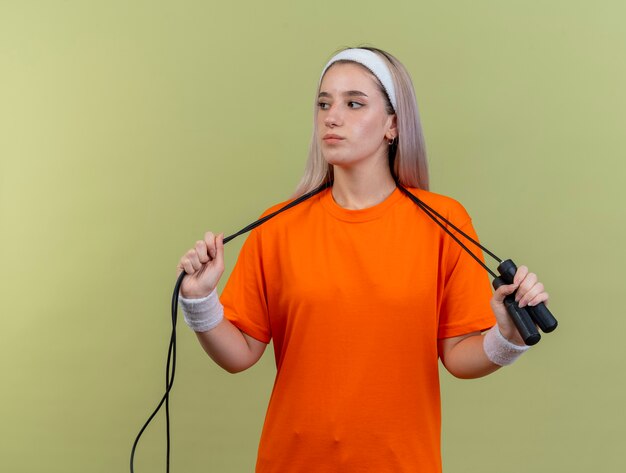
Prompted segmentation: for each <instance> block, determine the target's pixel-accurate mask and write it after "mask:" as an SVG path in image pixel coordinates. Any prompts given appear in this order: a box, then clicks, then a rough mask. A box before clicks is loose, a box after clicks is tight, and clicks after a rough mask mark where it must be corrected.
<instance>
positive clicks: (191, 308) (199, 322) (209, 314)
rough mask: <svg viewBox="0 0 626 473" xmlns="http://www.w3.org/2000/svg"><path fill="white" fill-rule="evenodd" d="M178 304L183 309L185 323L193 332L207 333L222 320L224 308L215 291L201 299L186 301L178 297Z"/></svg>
mask: <svg viewBox="0 0 626 473" xmlns="http://www.w3.org/2000/svg"><path fill="white" fill-rule="evenodd" d="M178 302H179V303H180V306H181V308H182V309H183V315H184V316H185V323H186V324H187V325H189V327H190V328H191V329H192V330H193V331H194V332H208V331H209V330H211V329H212V328H215V327H217V326H218V325H219V323H220V322H221V321H222V319H223V318H224V306H223V305H222V304H221V302H220V300H219V298H218V297H217V289H213V292H211V294H209V295H208V296H206V297H202V298H201V299H186V298H184V297H183V296H181V295H179V296H178Z"/></svg>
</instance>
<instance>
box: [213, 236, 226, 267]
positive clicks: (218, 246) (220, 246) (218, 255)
mask: <svg viewBox="0 0 626 473" xmlns="http://www.w3.org/2000/svg"><path fill="white" fill-rule="evenodd" d="M215 264H216V266H217V267H218V268H220V269H221V270H222V271H223V270H224V234H223V233H220V234H219V235H217V237H216V238H215Z"/></svg>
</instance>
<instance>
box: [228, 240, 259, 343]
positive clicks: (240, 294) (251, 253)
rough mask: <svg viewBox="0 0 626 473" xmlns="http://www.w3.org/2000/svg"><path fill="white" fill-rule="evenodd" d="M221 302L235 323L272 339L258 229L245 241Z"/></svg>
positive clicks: (248, 331) (256, 336)
mask: <svg viewBox="0 0 626 473" xmlns="http://www.w3.org/2000/svg"><path fill="white" fill-rule="evenodd" d="M220 301H221V302H222V304H223V305H224V316H225V317H226V318H227V319H228V320H229V321H230V322H232V323H233V325H235V326H236V327H237V328H239V329H240V330H242V331H243V332H245V333H246V334H248V335H250V336H251V337H253V338H256V339H257V340H259V341H261V342H263V343H269V342H270V339H271V329H270V323H269V316H268V308H267V294H266V284H265V278H264V271H263V260H262V248H261V237H260V235H259V233H258V231H256V230H253V231H252V232H251V233H250V235H249V236H248V238H247V239H246V241H245V242H244V244H243V246H242V248H241V251H240V252H239V256H238V258H237V262H236V263H235V267H234V268H233V271H232V273H231V275H230V277H229V278H228V281H227V282H226V286H225V287H224V290H223V291H222V294H221V296H220Z"/></svg>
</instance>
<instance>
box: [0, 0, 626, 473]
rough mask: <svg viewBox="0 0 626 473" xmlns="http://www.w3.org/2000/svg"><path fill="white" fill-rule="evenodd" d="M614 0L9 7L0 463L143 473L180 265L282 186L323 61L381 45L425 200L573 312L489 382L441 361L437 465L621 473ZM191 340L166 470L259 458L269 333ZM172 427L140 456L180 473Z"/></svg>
mask: <svg viewBox="0 0 626 473" xmlns="http://www.w3.org/2000/svg"><path fill="white" fill-rule="evenodd" d="M624 5H625V4H624V3H623V2H620V1H617V0H616V1H612V2H611V1H596V2H580V1H545V0H544V1H528V0H527V1H496V0H493V1H472V2H470V1H456V2H441V1H439V2H435V1H431V2H421V1H415V0H412V1H403V2H381V1H365V0H360V1H346V2H339V1H332V2H329V1H326V0H319V1H315V2H306V3H305V2H295V1H286V0H284V1H270V2H252V1H250V2H247V3H246V2H216V1H206V2H203V1H190V0H187V1H147V0H146V1H120V0H116V1H106V2H105V1H101V2H93V1H78V0H70V1H47V2H46V1H39V2H33V1H24V0H20V1H17V0H16V1H13V2H11V1H4V0H2V1H0V160H1V161H0V232H1V233H0V238H1V241H0V258H1V262H0V264H1V267H2V280H1V281H0V283H1V284H0V287H1V289H0V290H1V291H2V294H1V300H0V303H1V309H0V310H1V318H0V383H1V385H0V470H2V471H7V472H9V471H10V472H13V473H21V472H51V473H52V472H70V471H71V472H74V471H76V472H78V471H81V472H113V471H128V462H129V455H130V448H131V445H132V442H133V440H134V438H135V436H136V434H137V432H138V431H139V428H140V427H141V425H142V424H143V423H144V421H145V420H146V419H147V417H148V415H149V414H150V412H152V410H153V408H154V407H155V406H156V404H157V402H158V400H159V399H160V398H161V396H162V393H163V389H164V372H165V356H166V349H167V343H168V336H169V330H170V325H169V304H170V297H171V291H172V288H173V283H174V280H175V266H176V263H177V262H178V259H179V258H180V256H181V255H182V254H183V253H184V252H185V251H186V250H187V249H188V248H190V247H191V246H193V244H194V242H195V241H196V240H197V239H198V238H201V237H202V235H203V234H204V232H205V231H207V230H209V229H211V230H215V231H224V232H226V233H227V234H230V233H233V232H235V231H236V230H238V229H240V228H241V227H243V226H244V225H246V224H247V223H249V222H251V221H253V220H254V219H256V217H257V216H258V215H259V214H260V213H261V212H262V211H263V210H264V209H266V208H267V207H268V206H270V205H272V204H274V203H276V202H279V201H282V200H285V199H286V198H288V196H289V195H290V193H291V192H292V191H293V189H294V187H295V185H296V183H297V181H298V179H299V177H300V175H301V173H302V171H303V167H304V161H305V156H306V153H307V148H308V143H309V138H310V134H311V123H312V122H311V117H312V105H313V102H314V95H315V90H316V85H317V80H318V77H319V74H320V71H321V68H322V66H323V65H324V64H325V61H326V60H327V59H328V58H329V57H330V55H331V54H332V53H333V52H334V51H335V50H337V49H338V48H341V47H343V46H355V45H360V44H370V45H374V46H378V47H381V48H383V49H387V50H389V51H390V52H392V53H393V54H395V55H396V56H397V57H398V58H399V59H400V60H401V61H403V62H404V64H405V65H406V66H407V68H408V69H409V70H410V72H411V74H412V77H413V80H414V84H415V88H416V91H417V96H418V101H419V104H420V110H421V116H422V120H423V125H424V132H425V136H426V143H427V147H428V152H429V159H430V169H431V178H432V190H434V191H435V192H438V193H443V194H447V195H450V196H452V197H454V198H456V199H458V200H460V201H461V202H462V203H463V204H464V205H465V207H466V208H467V209H468V211H469V212H470V214H471V215H472V216H473V219H474V223H475V226H476V228H477V230H478V233H479V235H480V236H481V239H482V240H483V242H484V243H486V244H487V246H489V247H490V248H492V249H493V250H494V251H495V252H496V253H497V254H499V255H500V256H503V257H507V258H513V259H514V260H515V261H516V262H517V263H518V264H522V263H523V264H527V265H528V266H530V267H531V269H532V270H533V271H534V272H536V273H538V274H539V276H540V279H541V280H542V281H543V282H544V283H545V285H546V287H547V289H548V291H549V292H550V294H551V301H550V307H551V308H552V310H553V312H554V313H555V315H556V316H557V318H558V319H559V321H560V324H561V325H560V327H559V329H558V330H557V331H556V332H554V333H553V334H549V335H546V336H544V339H543V340H542V341H541V342H540V343H539V345H537V346H536V347H534V348H533V349H532V350H531V351H530V352H529V353H528V354H527V355H525V356H524V357H523V358H522V359H521V360H520V361H519V362H518V363H516V365H514V366H513V367H510V368H507V369H504V370H501V371H500V372H498V373H496V374H494V375H492V376H490V377H488V378H485V379H481V380H472V381H463V380H457V379H455V378H453V377H451V376H450V375H449V374H447V373H444V372H443V371H442V399H443V434H442V437H443V459H444V471H445V472H447V473H463V472H472V471H481V472H484V473H502V472H511V473H516V472H526V471H528V470H531V471H535V472H537V473H543V472H554V471H568V472H587V471H601V472H605V473H607V472H618V471H626V460H625V457H624V454H623V444H624V440H625V439H626V435H625V420H626V417H625V415H624V410H623V401H624V398H625V397H626V387H625V382H624V370H623V362H624V358H625V355H626V350H625V348H624V344H623V333H624V330H625V328H626V319H625V314H624V309H623V303H621V298H622V296H623V293H624V283H623V271H624V267H625V264H624V263H626V261H625V257H624V250H623V249H622V246H621V245H622V244H623V243H624V241H625V238H624V237H625V236H626V235H625V234H626V231H625V230H626V223H625V218H624V217H625V211H624V208H623V207H624V202H625V200H626V199H625V198H626V192H625V191H624V174H625V170H626V167H625V165H624V164H623V160H624V157H625V155H626V133H625V131H624V130H625V124H626V112H625V110H626V91H625V84H626V53H625V52H626V28H624V21H625V19H626V6H624ZM242 241H243V239H241V238H240V239H239V240H235V241H234V242H233V243H231V244H229V245H228V247H227V257H228V261H227V271H230V269H231V268H232V265H233V264H234V261H235V259H236V256H237V253H238V250H239V248H240V246H241V243H242ZM382 251H384V250H382ZM225 279H226V277H224V278H223V280H225ZM222 282H223V281H222ZM178 342H179V353H178V368H177V372H176V383H175V386H174V391H173V394H172V448H173V450H172V471H173V472H186V473H190V472H207V471H210V472H251V471H253V467H254V461H255V456H256V448H257V443H258V438H259V435H260V432H261V427H262V423H263V418H264V414H265V408H266V404H267V401H268V397H269V394H270V390H271V387H272V382H273V375H274V373H275V368H274V361H273V350H272V348H271V347H268V350H267V351H266V354H265V355H264V357H263V358H262V360H261V361H260V362H259V363H258V364H257V365H256V366H254V367H253V368H252V369H250V370H248V371H246V372H244V373H240V374H238V375H230V374H228V373H226V372H225V371H223V370H221V369H220V368H219V367H217V366H216V365H215V364H213V363H212V362H211V360H210V359H209V358H208V357H206V356H205V355H204V352H203V351H202V349H201V348H200V346H199V345H198V344H197V342H196V339H195V337H194V335H193V333H191V332H190V331H189V330H188V329H187V327H186V326H185V325H184V324H182V322H181V324H180V325H179V333H178ZM164 427H165V423H164V420H163V417H162V415H161V416H159V419H158V420H157V421H155V423H153V424H152V425H151V426H150V427H149V429H148V430H147V432H146V433H145V435H144V437H143V439H142V443H140V445H139V450H138V453H137V457H136V471H137V472H156V471H165V466H164V464H165V430H164ZM311 471H312V472H314V471H315V468H314V466H312V467H311Z"/></svg>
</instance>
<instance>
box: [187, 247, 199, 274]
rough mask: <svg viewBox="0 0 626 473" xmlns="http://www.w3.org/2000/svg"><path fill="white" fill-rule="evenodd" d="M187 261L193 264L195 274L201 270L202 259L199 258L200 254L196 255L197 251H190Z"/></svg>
mask: <svg viewBox="0 0 626 473" xmlns="http://www.w3.org/2000/svg"><path fill="white" fill-rule="evenodd" d="M187 259H188V260H189V262H190V263H191V266H192V267H193V269H194V272H195V271H198V270H200V268H201V267H202V263H201V262H200V258H199V257H198V253H196V250H189V251H188V252H187Z"/></svg>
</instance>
